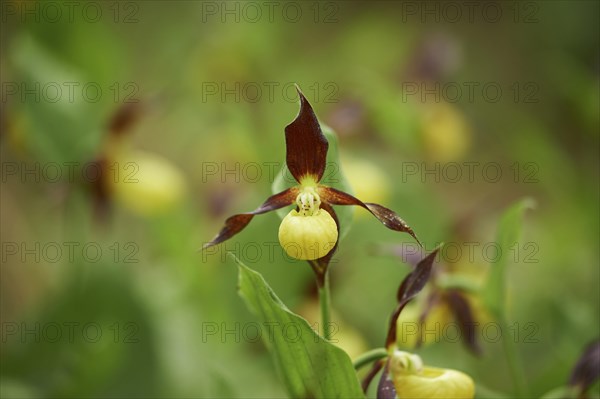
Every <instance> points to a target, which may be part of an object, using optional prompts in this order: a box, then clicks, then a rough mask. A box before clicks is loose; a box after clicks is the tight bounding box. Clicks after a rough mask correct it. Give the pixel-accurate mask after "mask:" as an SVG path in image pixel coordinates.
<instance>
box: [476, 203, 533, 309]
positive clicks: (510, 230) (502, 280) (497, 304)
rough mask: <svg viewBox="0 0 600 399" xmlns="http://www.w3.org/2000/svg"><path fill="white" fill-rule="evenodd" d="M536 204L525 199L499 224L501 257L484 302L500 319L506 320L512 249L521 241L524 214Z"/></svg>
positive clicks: (493, 267) (507, 213)
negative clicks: (510, 252) (508, 271)
mask: <svg viewBox="0 0 600 399" xmlns="http://www.w3.org/2000/svg"><path fill="white" fill-rule="evenodd" d="M534 206H535V202H534V201H533V200H532V199H531V198H524V199H522V200H520V201H519V202H517V203H515V204H514V205H512V206H511V207H510V208H508V210H506V211H505V212H504V214H503V215H502V217H501V218H500V222H499V224H498V230H497V232H496V243H497V245H498V246H499V248H500V251H499V255H498V256H497V257H496V258H495V259H494V262H492V264H491V271H490V276H489V279H488V283H487V287H486V289H485V296H484V300H485V303H486V305H487V308H488V309H489V310H490V311H491V312H492V314H493V315H494V316H495V317H496V318H498V319H501V318H504V316H505V307H506V268H507V266H508V264H509V256H508V254H509V251H510V248H511V247H512V246H513V245H514V244H515V243H517V242H518V241H519V238H520V235H521V228H522V220H523V214H524V213H525V211H526V210H527V209H532V208H534Z"/></svg>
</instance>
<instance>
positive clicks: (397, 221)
mask: <svg viewBox="0 0 600 399" xmlns="http://www.w3.org/2000/svg"><path fill="white" fill-rule="evenodd" d="M319 195H320V196H321V201H323V202H328V203H330V204H332V205H358V206H361V207H363V208H365V209H366V210H368V211H369V212H371V213H372V214H373V216H375V217H376V218H377V219H379V221H380V222H381V223H383V225H384V226H385V227H387V228H388V229H390V230H395V231H402V232H405V233H408V234H410V235H411V236H412V237H413V238H414V239H415V240H416V241H417V242H418V243H419V245H421V242H420V241H419V239H418V238H417V236H416V234H415V233H414V231H413V230H412V229H411V228H410V227H409V226H408V224H406V222H405V221H404V220H402V219H401V218H400V216H398V215H397V214H396V213H395V212H394V211H392V210H391V209H388V208H386V207H384V206H381V205H378V204H373V203H364V202H362V201H361V200H359V199H358V198H355V197H353V196H351V195H350V194H347V193H345V192H343V191H340V190H337V189H335V188H333V187H325V186H319Z"/></svg>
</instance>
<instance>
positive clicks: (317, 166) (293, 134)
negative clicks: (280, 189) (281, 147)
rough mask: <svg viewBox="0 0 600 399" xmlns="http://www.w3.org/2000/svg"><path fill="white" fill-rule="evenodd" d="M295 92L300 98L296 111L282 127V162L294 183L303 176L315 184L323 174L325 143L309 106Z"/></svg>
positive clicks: (301, 96)
mask: <svg viewBox="0 0 600 399" xmlns="http://www.w3.org/2000/svg"><path fill="white" fill-rule="evenodd" d="M296 89H297V90H298V95H299V96H300V112H299V113H298V116H297V117H296V119H294V121H293V122H292V123H290V124H289V125H287V126H286V128H285V147H286V163H287V167H288V169H289V170H290V172H291V173H292V176H294V178H295V179H296V180H297V181H298V183H301V180H302V179H303V178H304V177H307V176H310V177H312V178H313V179H314V180H315V182H319V180H321V177H323V172H325V164H326V158H327V149H328V148H329V143H328V142H327V139H326V138H325V136H324V135H323V132H322V131H321V127H320V126H319V121H318V120H317V116H316V115H315V113H314V111H313V109H312V107H311V106H310V104H309V103H308V101H307V100H306V98H305V97H304V95H303V94H302V92H301V91H300V89H299V88H298V87H296Z"/></svg>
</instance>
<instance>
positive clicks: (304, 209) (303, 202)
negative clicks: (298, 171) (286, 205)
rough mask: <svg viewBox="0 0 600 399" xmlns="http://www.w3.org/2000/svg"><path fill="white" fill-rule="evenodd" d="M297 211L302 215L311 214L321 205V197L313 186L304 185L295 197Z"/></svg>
mask: <svg viewBox="0 0 600 399" xmlns="http://www.w3.org/2000/svg"><path fill="white" fill-rule="evenodd" d="M296 204H297V205H298V209H299V211H298V213H299V214H300V215H302V216H313V215H314V214H315V212H317V211H318V210H319V207H320V206H321V197H319V194H318V193H317V190H316V189H315V187H313V186H305V187H303V188H302V191H301V192H300V194H298V196H297V197H296Z"/></svg>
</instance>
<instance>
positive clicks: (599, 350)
mask: <svg viewBox="0 0 600 399" xmlns="http://www.w3.org/2000/svg"><path fill="white" fill-rule="evenodd" d="M599 378H600V340H596V341H595V342H592V343H591V344H590V345H588V346H587V348H585V350H584V352H583V354H582V355H581V357H580V358H579V360H578V361H577V364H576V365H575V367H574V368H573V373H572V374H571V378H570V379H569V385H571V386H574V387H578V388H579V392H581V393H582V394H583V393H585V392H586V391H587V390H588V388H590V387H591V386H592V384H593V383H594V382H595V381H596V380H598V379H599Z"/></svg>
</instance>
